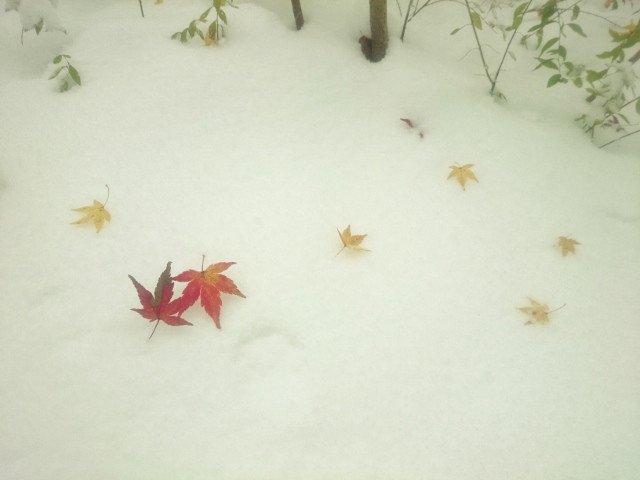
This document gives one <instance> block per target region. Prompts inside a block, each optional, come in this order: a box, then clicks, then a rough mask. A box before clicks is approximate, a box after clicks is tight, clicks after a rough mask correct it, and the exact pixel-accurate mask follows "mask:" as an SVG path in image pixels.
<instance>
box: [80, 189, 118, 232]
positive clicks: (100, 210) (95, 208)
mask: <svg viewBox="0 0 640 480" xmlns="http://www.w3.org/2000/svg"><path fill="white" fill-rule="evenodd" d="M106 187H107V199H106V200H105V202H104V203H100V202H99V201H97V200H94V201H93V205H90V206H86V207H80V208H73V209H72V210H73V211H74V212H80V213H84V214H85V216H84V217H82V218H81V219H80V220H76V221H75V222H71V224H72V225H76V224H79V223H86V222H89V221H92V222H93V225H94V226H95V227H96V233H99V232H100V230H102V226H103V225H104V221H105V220H106V221H107V222H110V221H111V214H110V213H109V212H107V211H106V210H105V208H104V206H105V205H106V204H107V202H108V201H109V185H106Z"/></svg>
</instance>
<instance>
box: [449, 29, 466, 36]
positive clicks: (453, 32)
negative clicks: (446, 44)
mask: <svg viewBox="0 0 640 480" xmlns="http://www.w3.org/2000/svg"><path fill="white" fill-rule="evenodd" d="M463 28H464V27H459V28H455V29H453V30H452V31H451V33H450V34H449V35H455V34H456V33H458V32H459V31H460V30H462V29H463Z"/></svg>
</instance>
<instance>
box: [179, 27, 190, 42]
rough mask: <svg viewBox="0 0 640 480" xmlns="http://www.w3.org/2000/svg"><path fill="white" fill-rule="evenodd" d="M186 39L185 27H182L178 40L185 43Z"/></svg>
mask: <svg viewBox="0 0 640 480" xmlns="http://www.w3.org/2000/svg"><path fill="white" fill-rule="evenodd" d="M187 40H189V39H188V38H187V29H184V30H183V31H182V32H181V33H180V41H181V42H182V43H187Z"/></svg>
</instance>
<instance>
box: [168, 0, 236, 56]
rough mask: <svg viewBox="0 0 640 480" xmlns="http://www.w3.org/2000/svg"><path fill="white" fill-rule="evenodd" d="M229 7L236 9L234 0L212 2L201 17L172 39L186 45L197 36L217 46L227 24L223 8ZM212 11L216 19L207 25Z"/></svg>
mask: <svg viewBox="0 0 640 480" xmlns="http://www.w3.org/2000/svg"><path fill="white" fill-rule="evenodd" d="M227 5H228V6H230V7H233V8H236V7H235V5H233V0H212V3H211V6H210V7H209V8H207V9H206V10H205V11H204V12H202V13H201V14H200V17H198V18H196V19H194V20H192V21H191V22H190V23H189V26H188V27H187V28H185V29H184V30H182V31H181V32H176V33H174V34H173V35H171V38H173V39H175V40H180V41H181V42H182V43H186V42H188V41H189V40H192V39H193V38H194V37H195V36H196V35H197V36H198V37H200V38H201V39H202V40H203V41H204V43H205V44H206V45H215V44H217V43H218V42H219V41H220V39H221V38H222V37H224V25H226V24H227V14H226V12H225V11H224V10H223V7H225V6H227ZM212 10H213V11H214V12H215V14H216V18H215V20H213V21H212V22H211V23H210V24H208V25H207V22H208V21H209V19H208V17H209V13H211V11H212ZM202 24H204V26H205V27H206V28H204V29H201V28H200V25H202Z"/></svg>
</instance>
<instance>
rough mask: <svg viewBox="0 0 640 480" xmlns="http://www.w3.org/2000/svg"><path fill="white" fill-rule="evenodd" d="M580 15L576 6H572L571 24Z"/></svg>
mask: <svg viewBox="0 0 640 480" xmlns="http://www.w3.org/2000/svg"><path fill="white" fill-rule="evenodd" d="M578 15H580V7H579V6H578V5H574V7H573V11H572V14H571V21H572V22H573V21H574V20H575V19H576V18H578Z"/></svg>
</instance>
